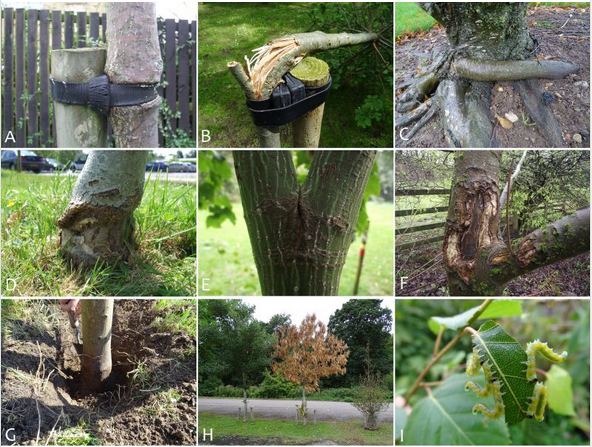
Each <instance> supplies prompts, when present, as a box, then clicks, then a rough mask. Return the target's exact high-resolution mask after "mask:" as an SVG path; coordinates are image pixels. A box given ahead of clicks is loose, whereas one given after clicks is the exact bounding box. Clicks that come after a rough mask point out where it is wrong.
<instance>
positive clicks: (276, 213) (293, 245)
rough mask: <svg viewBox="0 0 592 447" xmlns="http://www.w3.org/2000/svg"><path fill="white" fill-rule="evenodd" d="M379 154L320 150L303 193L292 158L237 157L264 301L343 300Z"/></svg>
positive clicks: (278, 154) (277, 154) (268, 154)
mask: <svg viewBox="0 0 592 447" xmlns="http://www.w3.org/2000/svg"><path fill="white" fill-rule="evenodd" d="M375 157H376V151H318V152H315V155H314V157H313V160H312V163H311V166H310V170H309V174H308V177H307V178H306V181H305V182H304V185H302V186H300V185H299V183H298V180H297V178H296V172H295V168H294V163H293V162H292V155H291V153H290V152H289V151H235V152H234V164H235V169H236V175H237V180H238V184H239V188H240V194H241V201H242V205H243V210H244V214H245V221H246V223H247V229H248V231H249V237H250V240H251V246H252V249H253V257H254V259H255V265H256V266H257V271H258V274H259V281H260V283H261V291H262V293H263V295H283V296H286V295H290V296H291V295H305V296H306V295H312V296H319V295H337V293H338V290H339V280H340V276H341V271H342V268H343V265H344V263H345V258H346V255H347V251H348V249H349V246H350V244H351V242H352V238H353V235H354V232H355V227H356V222H357V219H358V214H359V211H360V207H361V203H362V198H363V195H364V190H365V188H366V184H367V182H368V178H369V176H370V172H371V170H372V166H373V164H374V159H375Z"/></svg>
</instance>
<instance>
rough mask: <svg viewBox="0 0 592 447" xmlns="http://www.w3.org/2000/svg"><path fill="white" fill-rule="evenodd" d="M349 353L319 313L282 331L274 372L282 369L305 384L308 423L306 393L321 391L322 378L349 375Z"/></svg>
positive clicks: (297, 381)
mask: <svg viewBox="0 0 592 447" xmlns="http://www.w3.org/2000/svg"><path fill="white" fill-rule="evenodd" d="M348 356H349V350H348V347H347V345H346V344H345V343H344V342H343V341H341V340H340V339H339V338H337V337H335V336H334V335H332V334H327V327H326V326H325V324H324V323H323V322H321V321H317V317H316V315H315V314H312V315H307V316H306V318H305V319H304V320H302V323H301V324H300V327H299V328H297V327H296V326H285V327H283V328H282V329H281V330H280V331H279V332H278V342H277V344H276V345H275V347H274V358H275V359H276V360H282V362H281V363H280V362H277V361H276V362H274V363H273V364H272V366H271V368H272V370H273V372H274V373H277V372H278V371H279V370H281V371H282V374H283V375H284V377H285V378H286V379H288V380H289V381H291V382H293V383H295V384H298V385H300V386H301V387H302V406H301V407H300V413H301V414H302V416H303V418H304V423H305V424H306V423H307V406H306V392H307V391H318V390H319V379H321V378H323V377H328V376H331V375H333V374H345V371H346V369H345V365H346V363H347V358H348Z"/></svg>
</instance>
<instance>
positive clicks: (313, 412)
mask: <svg viewBox="0 0 592 447" xmlns="http://www.w3.org/2000/svg"><path fill="white" fill-rule="evenodd" d="M312 417H313V419H312V423H313V425H315V426H316V425H317V410H312Z"/></svg>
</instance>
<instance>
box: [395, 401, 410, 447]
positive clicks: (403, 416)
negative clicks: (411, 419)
mask: <svg viewBox="0 0 592 447" xmlns="http://www.w3.org/2000/svg"><path fill="white" fill-rule="evenodd" d="M406 423H407V413H406V412H405V408H403V407H399V406H395V439H396V440H397V441H398V440H399V439H401V430H404V429H405V424H406Z"/></svg>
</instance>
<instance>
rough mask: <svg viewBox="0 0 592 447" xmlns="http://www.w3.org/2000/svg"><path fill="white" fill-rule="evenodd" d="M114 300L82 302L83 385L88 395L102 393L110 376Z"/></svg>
mask: <svg viewBox="0 0 592 447" xmlns="http://www.w3.org/2000/svg"><path fill="white" fill-rule="evenodd" d="M112 325H113V298H108V299H100V300H82V330H83V344H82V381H83V383H84V386H85V387H86V388H88V389H89V390H90V391H102V390H103V389H104V387H105V385H106V384H107V383H108V379H109V376H110V375H111V369H112V363H111V328H112Z"/></svg>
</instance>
